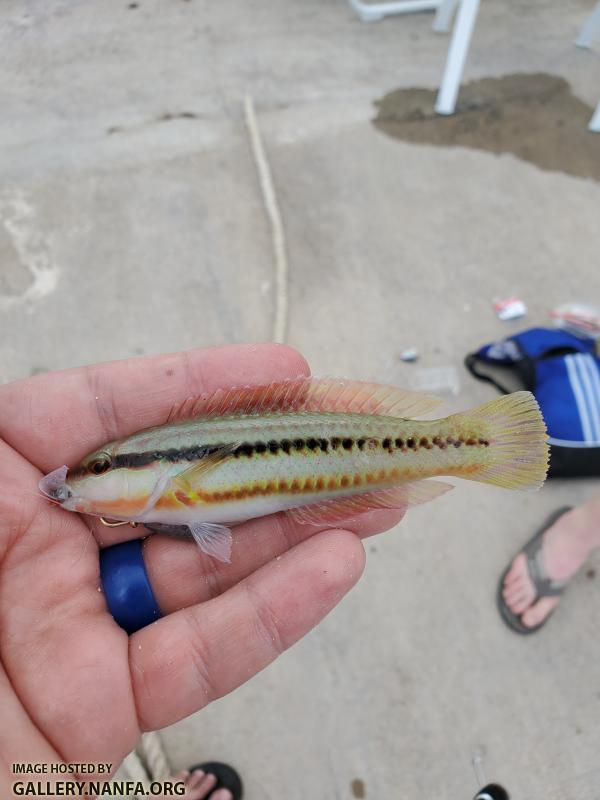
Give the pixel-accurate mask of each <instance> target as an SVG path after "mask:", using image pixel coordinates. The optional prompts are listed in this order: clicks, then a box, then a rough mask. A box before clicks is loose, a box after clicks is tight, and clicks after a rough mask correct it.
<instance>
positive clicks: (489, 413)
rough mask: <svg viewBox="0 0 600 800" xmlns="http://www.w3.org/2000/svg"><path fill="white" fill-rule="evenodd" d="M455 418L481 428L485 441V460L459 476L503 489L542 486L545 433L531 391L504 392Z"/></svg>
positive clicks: (478, 429)
mask: <svg viewBox="0 0 600 800" xmlns="http://www.w3.org/2000/svg"><path fill="white" fill-rule="evenodd" d="M456 417H457V418H460V422H461V424H463V425H464V424H465V423H468V424H469V426H471V425H472V426H473V429H474V430H476V431H481V432H482V434H483V436H484V437H485V440H486V441H487V442H489V447H488V448H487V456H488V462H487V463H486V464H485V465H484V466H482V467H480V468H479V470H478V471H477V472H473V473H472V474H471V475H469V476H467V475H461V477H465V478H466V477H469V479H470V480H474V481H481V482H482V483H493V484H495V485H496V486H503V487H504V488H506V489H525V490H527V489H529V490H532V489H539V488H540V487H541V486H542V484H543V483H544V481H545V479H546V473H547V471H548V455H549V449H548V443H547V439H548V434H547V432H546V425H545V423H544V418H543V417H542V413H541V411H540V407H539V405H538V403H537V400H536V399H535V397H534V396H533V395H532V394H531V392H514V393H513V394H507V395H505V396H504V397H500V398H498V400H492V401H491V402H489V403H485V404H484V405H482V406H479V408H475V409H473V410H472V411H466V412H464V413H462V414H457V415H456ZM457 421H458V419H457Z"/></svg>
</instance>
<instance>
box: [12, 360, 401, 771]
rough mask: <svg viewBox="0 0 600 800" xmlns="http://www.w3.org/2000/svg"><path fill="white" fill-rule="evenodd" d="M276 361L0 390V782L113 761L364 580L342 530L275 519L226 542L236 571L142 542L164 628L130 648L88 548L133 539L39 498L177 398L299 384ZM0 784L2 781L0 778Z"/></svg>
mask: <svg viewBox="0 0 600 800" xmlns="http://www.w3.org/2000/svg"><path fill="white" fill-rule="evenodd" d="M307 372H308V368H307V365H306V362H305V361H304V360H303V359H302V357H301V356H299V355H298V354H297V353H296V352H295V351H293V350H291V349H289V348H287V347H283V346H280V345H257V346H250V345H244V346H234V347H222V348H212V349H206V350H194V351H191V352H187V353H178V354H174V355H166V356H156V357H151V358H138V359H131V360H128V361H121V362H114V363H109V364H100V365H96V366H92V367H83V368H80V369H73V370H67V371H64V372H57V373H49V374H45V375H39V376H36V377H34V378H30V379H27V380H23V381H18V382H15V383H11V384H7V385H5V386H3V387H0V435H1V439H0V485H1V487H2V492H1V494H0V654H1V665H2V669H0V709H1V711H0V714H1V717H2V726H1V728H0V765H1V764H2V763H3V764H4V770H6V773H7V774H5V778H6V780H7V781H8V780H9V777H8V772H9V771H10V764H11V763H12V762H16V761H35V762H51V761H60V760H64V761H68V762H81V761H86V762H112V763H113V765H114V767H115V768H116V767H117V766H118V764H119V763H120V762H121V760H122V759H123V758H124V756H125V755H126V754H127V753H128V752H130V751H131V750H132V749H133V748H134V746H135V744H136V742H137V740H138V738H139V736H140V733H141V732H142V731H144V730H153V729H156V728H162V727H164V726H166V725H170V724H172V723H173V722H176V721H177V720H179V719H181V718H182V717H185V716H187V715H189V714H191V713H193V712H194V711H197V710H198V709H200V708H202V707H203V706H205V705H207V704H208V703H209V702H210V701H211V700H214V699H215V698H217V697H221V696H222V695H224V694H226V693H227V692H230V691H231V690H232V689H235V688H236V687H237V686H239V685H240V684H242V683H244V682H245V681H246V680H248V679H249V678H250V677H251V676H253V675H255V674H256V673H257V672H258V671H259V670H261V669H263V667H265V666H266V665H267V664H269V663H270V662H271V661H272V660H273V659H274V658H276V657H277V656H278V655H279V654H280V653H281V652H282V651H283V650H285V649H286V648H287V647H289V646H290V645H292V644H293V643H294V642H296V641H297V640H298V639H300V638H301V637H302V636H304V634H306V633H307V632H308V631H309V630H310V629H311V628H312V627H313V626H314V625H315V624H316V623H317V622H319V620H321V619H322V618H323V617H324V616H325V615H326V614H327V613H328V612H329V611H330V610H331V609H332V608H333V607H334V606H335V605H336V603H337V602H338V601H339V600H340V599H341V597H342V596H343V595H344V594H345V593H346V592H347V591H348V590H349V589H350V588H351V587H352V586H353V585H354V584H355V583H356V581H357V580H358V579H359V577H360V575H361V573H362V570H363V566H364V557H365V556H364V550H363V547H362V545H361V543H360V540H359V537H360V536H366V535H370V534H372V533H377V532H380V531H382V530H385V529H387V528H389V527H391V526H392V525H394V524H395V523H396V522H397V521H398V519H399V515H398V514H397V513H396V512H390V511H373V512H371V513H368V514H364V515H362V516H361V517H360V518H357V520H356V521H355V522H354V523H353V524H352V525H350V524H348V527H349V528H351V530H339V529H336V530H330V529H319V528H316V527H311V526H299V525H295V524H293V523H291V522H290V521H289V519H288V518H287V517H286V516H285V515H281V514H275V515H272V516H270V517H265V518H263V519H256V520H251V521H249V522H247V523H244V524H242V525H239V526H236V527H235V528H234V530H233V553H232V562H231V564H223V563H219V562H217V561H214V560H213V559H211V558H210V557H208V556H206V555H205V554H203V553H202V552H201V551H200V550H199V549H198V547H197V545H196V544H195V543H193V542H186V541H178V540H174V539H169V538H167V537H164V536H159V535H153V536H150V537H149V538H148V539H147V541H146V542H145V544H144V559H145V563H146V568H147V572H148V575H149V579H150V582H151V584H152V587H153V590H154V594H155V597H156V599H157V601H158V604H159V606H160V608H161V610H162V612H163V614H164V617H163V618H162V619H160V620H158V621H157V622H155V623H153V624H152V625H149V626H147V627H145V628H143V629H141V630H140V631H138V632H136V633H135V634H133V635H132V636H130V637H128V636H127V634H126V633H125V632H124V631H123V630H122V629H121V628H120V627H119V626H118V625H117V624H116V622H115V621H114V620H113V618H112V616H111V615H110V613H109V612H108V610H107V607H106V602H105V599H104V595H103V593H102V591H101V586H100V576H99V560H98V553H99V549H100V548H101V547H104V546H106V545H109V544H114V543H115V542H117V541H123V540H126V539H132V538H134V537H135V536H136V535H138V536H139V535H141V536H143V535H145V533H146V532H145V530H144V529H143V528H138V529H135V530H134V529H132V528H131V527H129V526H125V527H119V528H112V529H108V528H103V527H102V526H101V525H99V524H98V521H97V520H95V519H91V518H89V517H88V518H84V517H80V516H79V515H77V514H74V513H72V512H68V511H65V510H64V509H61V508H60V507H57V506H54V505H52V504H51V503H49V502H48V501H47V500H46V499H44V498H42V497H41V496H38V495H37V494H36V492H35V489H36V487H37V483H38V481H39V479H40V477H41V475H42V473H47V472H49V471H51V470H52V469H54V468H56V467H57V466H59V465H60V464H63V463H67V464H74V463H76V462H77V461H79V459H80V458H81V457H82V456H84V455H85V454H86V453H88V452H90V451H91V450H93V449H94V448H96V447H98V446H100V445H102V444H103V443H104V442H106V441H109V440H112V439H116V438H120V437H123V436H126V435H128V434H131V433H133V432H134V431H137V430H140V429H142V428H146V427H150V426H152V425H157V424H161V423H163V422H164V421H165V420H166V419H167V416H168V414H169V412H170V410H171V409H172V408H173V407H174V406H176V405H178V404H180V403H181V402H182V401H183V400H185V399H186V398H188V397H191V396H195V395H199V394H201V393H204V392H209V391H212V390H214V389H216V388H218V387H225V386H228V385H229V386H233V385H244V384H252V383H257V384H260V383H268V382H271V381H274V380H282V379H285V378H290V377H297V376H298V375H300V374H307ZM0 769H2V767H1V766H0Z"/></svg>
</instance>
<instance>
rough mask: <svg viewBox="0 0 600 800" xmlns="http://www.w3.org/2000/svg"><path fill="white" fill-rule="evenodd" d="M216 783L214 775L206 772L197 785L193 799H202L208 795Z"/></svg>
mask: <svg viewBox="0 0 600 800" xmlns="http://www.w3.org/2000/svg"><path fill="white" fill-rule="evenodd" d="M216 785H217V779H216V777H215V776H214V775H211V773H210V772H209V773H207V774H206V775H205V776H204V778H203V779H202V782H201V784H200V785H199V786H198V787H197V789H196V792H197V794H196V795H194V796H193V800H204V798H205V797H208V796H209V795H210V794H211V792H212V790H213V789H214V788H215V786H216Z"/></svg>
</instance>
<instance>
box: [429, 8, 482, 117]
mask: <svg viewBox="0 0 600 800" xmlns="http://www.w3.org/2000/svg"><path fill="white" fill-rule="evenodd" d="M479 3H480V0H460V7H459V9H458V15H457V17H456V22H455V23H454V30H453V31H452V39H451V41H450V47H449V48H448V56H447V58H446V67H445V69H444V75H443V77H442V83H441V85H440V90H439V92H438V96H437V100H436V102H435V110H436V112H437V113H438V114H454V111H455V109H456V98H457V97H458V90H459V89H460V82H461V79H462V73H463V69H464V66H465V61H466V59H467V53H468V52H469V44H470V43H471V36H472V35H473V29H474V27H475V20H476V19H477V12H478V11H479Z"/></svg>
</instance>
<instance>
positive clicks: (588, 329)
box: [550, 303, 600, 339]
mask: <svg viewBox="0 0 600 800" xmlns="http://www.w3.org/2000/svg"><path fill="white" fill-rule="evenodd" d="M550 316H551V317H552V319H553V320H554V324H555V325H556V326H557V327H558V328H566V329H567V330H569V331H571V333H574V334H576V335H577V334H578V335H584V336H591V337H592V338H594V339H600V308H599V307H598V306H592V305H588V304H587V303H564V304H563V305H561V306H557V307H556V308H554V309H553V310H552V311H551V312H550Z"/></svg>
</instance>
